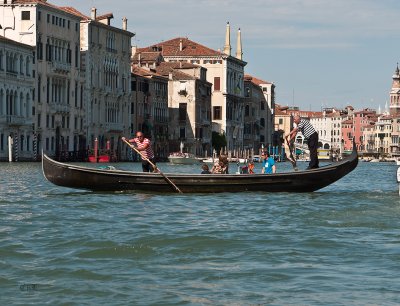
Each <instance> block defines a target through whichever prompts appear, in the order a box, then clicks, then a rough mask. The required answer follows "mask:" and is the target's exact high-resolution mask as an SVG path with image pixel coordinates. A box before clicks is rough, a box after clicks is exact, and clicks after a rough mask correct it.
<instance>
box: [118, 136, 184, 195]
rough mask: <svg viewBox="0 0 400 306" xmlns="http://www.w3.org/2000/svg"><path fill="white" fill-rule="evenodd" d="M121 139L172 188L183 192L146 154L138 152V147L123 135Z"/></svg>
mask: <svg viewBox="0 0 400 306" xmlns="http://www.w3.org/2000/svg"><path fill="white" fill-rule="evenodd" d="M122 141H123V142H125V143H126V144H127V145H128V146H130V147H131V149H132V150H134V151H135V152H137V153H138V154H139V155H140V156H141V157H142V159H144V160H145V161H147V162H148V163H149V164H150V165H151V166H152V167H153V169H154V171H157V172H158V173H160V174H161V175H162V177H163V178H164V179H165V180H166V181H167V183H168V184H170V185H171V186H172V187H174V189H175V190H176V191H177V192H179V193H183V192H182V191H181V190H180V189H179V188H178V186H176V185H175V184H174V183H173V182H172V181H171V180H170V179H169V178H168V177H167V176H166V175H165V174H164V173H162V172H161V170H160V169H158V168H157V166H156V165H155V164H153V163H152V162H151V161H150V160H149V159H148V158H147V157H146V156H144V155H143V154H142V152H140V151H139V150H138V149H136V148H135V146H134V145H133V144H131V143H130V142H129V141H127V140H126V139H125V137H122Z"/></svg>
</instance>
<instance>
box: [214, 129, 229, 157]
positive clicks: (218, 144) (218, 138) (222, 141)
mask: <svg viewBox="0 0 400 306" xmlns="http://www.w3.org/2000/svg"><path fill="white" fill-rule="evenodd" d="M226 144H227V142H226V137H225V135H224V134H219V133H217V132H212V146H213V147H214V149H215V151H217V152H219V151H220V150H221V148H224V147H226Z"/></svg>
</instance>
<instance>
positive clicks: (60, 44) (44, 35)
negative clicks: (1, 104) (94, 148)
mask: <svg viewBox="0 0 400 306" xmlns="http://www.w3.org/2000/svg"><path fill="white" fill-rule="evenodd" d="M0 15H1V16H3V20H2V23H1V30H0V31H1V32H2V35H3V36H4V37H6V38H9V39H11V40H14V41H18V42H21V43H24V44H28V45H30V46H35V47H36V54H35V55H36V58H35V66H34V67H35V68H34V70H35V72H36V73H35V76H34V78H35V84H36V90H35V95H34V106H33V114H34V116H35V120H34V124H33V133H34V138H35V139H36V146H35V147H36V154H39V152H41V150H42V149H43V150H44V151H45V152H46V153H48V154H49V155H53V156H56V158H58V159H67V158H69V156H67V154H65V153H66V152H70V151H78V150H79V149H84V145H85V144H84V142H82V143H79V141H78V139H79V133H80V131H81V130H82V126H77V128H76V129H73V128H72V127H73V126H75V124H74V122H75V120H76V121H77V122H83V119H84V117H85V111H84V105H83V95H82V89H83V80H82V78H81V75H80V64H81V61H80V52H79V46H80V35H79V23H80V19H81V18H80V17H79V16H76V15H74V14H71V13H70V12H69V11H68V10H66V9H65V8H62V7H57V6H55V5H52V4H50V3H48V2H47V1H46V0H18V1H17V0H4V1H2V2H1V3H0Z"/></svg>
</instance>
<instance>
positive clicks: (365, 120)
mask: <svg viewBox="0 0 400 306" xmlns="http://www.w3.org/2000/svg"><path fill="white" fill-rule="evenodd" d="M352 119H353V136H354V139H355V142H356V146H357V150H358V151H359V152H362V151H363V150H364V149H365V146H364V143H363V142H364V141H363V138H362V130H363V127H364V126H368V125H371V123H372V122H375V121H376V120H377V115H376V111H375V110H372V109H368V108H366V109H363V110H361V111H356V112H353V116H352Z"/></svg>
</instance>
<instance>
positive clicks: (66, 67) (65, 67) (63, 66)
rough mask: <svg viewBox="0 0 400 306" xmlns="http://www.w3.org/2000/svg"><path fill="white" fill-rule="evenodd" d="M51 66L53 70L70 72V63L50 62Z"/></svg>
mask: <svg viewBox="0 0 400 306" xmlns="http://www.w3.org/2000/svg"><path fill="white" fill-rule="evenodd" d="M51 66H52V68H53V71H54V72H70V71H71V64H69V63H59V62H51Z"/></svg>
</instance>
